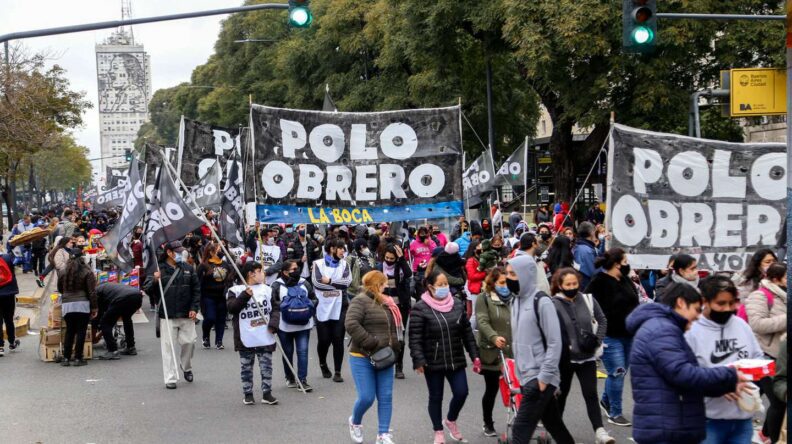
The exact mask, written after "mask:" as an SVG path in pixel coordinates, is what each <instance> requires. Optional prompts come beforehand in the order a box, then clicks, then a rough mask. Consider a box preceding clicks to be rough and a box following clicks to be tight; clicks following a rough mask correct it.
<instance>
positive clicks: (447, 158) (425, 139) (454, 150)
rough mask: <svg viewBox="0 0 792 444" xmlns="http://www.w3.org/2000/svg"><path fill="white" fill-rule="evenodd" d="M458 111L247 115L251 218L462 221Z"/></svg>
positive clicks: (266, 111)
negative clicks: (252, 193)
mask: <svg viewBox="0 0 792 444" xmlns="http://www.w3.org/2000/svg"><path fill="white" fill-rule="evenodd" d="M460 116H461V114H460V107H459V106H454V107H449V108H436V109H416V110H403V111H389V112H372V113H336V112H322V111H302V110H292V109H280V108H271V107H267V106H262V105H253V106H252V108H251V121H252V132H253V144H254V147H255V153H254V156H255V171H256V186H257V196H256V197H257V199H256V200H257V203H258V205H257V207H256V210H257V217H258V219H259V220H260V221H261V222H268V223H316V224H335V223H369V222H375V221H376V222H387V221H393V220H406V219H423V218H428V219H433V218H442V217H453V216H459V215H461V214H462V212H463V209H462V178H461V174H460V173H461V171H462V136H461V131H460Z"/></svg>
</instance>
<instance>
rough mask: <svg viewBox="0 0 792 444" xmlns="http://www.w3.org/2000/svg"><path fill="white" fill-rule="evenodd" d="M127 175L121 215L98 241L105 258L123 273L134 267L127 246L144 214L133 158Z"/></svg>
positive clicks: (143, 200)
mask: <svg viewBox="0 0 792 444" xmlns="http://www.w3.org/2000/svg"><path fill="white" fill-rule="evenodd" d="M128 174H129V180H128V181H127V183H126V185H125V188H124V202H123V204H124V207H123V209H122V211H121V215H120V216H119V218H118V221H117V222H116V224H115V225H114V226H113V228H112V229H110V231H108V232H107V233H106V234H105V235H104V236H103V237H102V238H101V239H100V242H101V243H102V246H103V247H104V249H105V252H106V253H107V257H108V258H110V260H112V261H113V262H115V264H116V265H118V266H119V268H121V269H122V270H124V271H128V270H131V269H132V268H133V267H134V264H133V261H132V252H131V249H130V246H129V243H130V241H131V238H130V235H131V232H132V230H133V229H134V228H135V225H137V224H138V222H140V220H141V219H143V216H144V215H145V214H146V204H145V196H144V190H143V181H142V180H141V179H140V169H139V167H138V161H137V159H136V158H134V157H133V158H132V162H131V163H130V164H129V173H128Z"/></svg>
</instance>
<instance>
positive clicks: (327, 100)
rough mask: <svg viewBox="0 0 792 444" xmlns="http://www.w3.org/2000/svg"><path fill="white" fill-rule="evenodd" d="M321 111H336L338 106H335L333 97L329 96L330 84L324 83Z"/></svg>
mask: <svg viewBox="0 0 792 444" xmlns="http://www.w3.org/2000/svg"><path fill="white" fill-rule="evenodd" d="M322 111H333V112H336V113H337V112H338V107H337V106H336V104H335V102H333V98H332V97H330V85H325V96H324V103H323V104H322Z"/></svg>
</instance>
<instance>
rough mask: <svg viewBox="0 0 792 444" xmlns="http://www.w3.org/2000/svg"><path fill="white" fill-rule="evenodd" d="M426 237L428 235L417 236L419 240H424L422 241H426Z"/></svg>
mask: <svg viewBox="0 0 792 444" xmlns="http://www.w3.org/2000/svg"><path fill="white" fill-rule="evenodd" d="M427 237H428V236H418V239H420V240H421V242H424V241H426V238H427Z"/></svg>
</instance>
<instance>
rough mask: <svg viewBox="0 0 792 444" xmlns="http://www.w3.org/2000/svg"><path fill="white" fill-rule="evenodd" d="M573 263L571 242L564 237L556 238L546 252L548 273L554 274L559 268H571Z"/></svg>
mask: <svg viewBox="0 0 792 444" xmlns="http://www.w3.org/2000/svg"><path fill="white" fill-rule="evenodd" d="M574 261H575V257H574V256H573V255H572V241H570V240H569V238H568V237H566V236H556V237H555V239H554V240H553V245H551V246H550V248H549V249H548V250H547V266H548V267H550V271H551V272H552V273H555V271H556V270H558V269H560V268H564V267H571V266H572V264H573V263H574Z"/></svg>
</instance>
